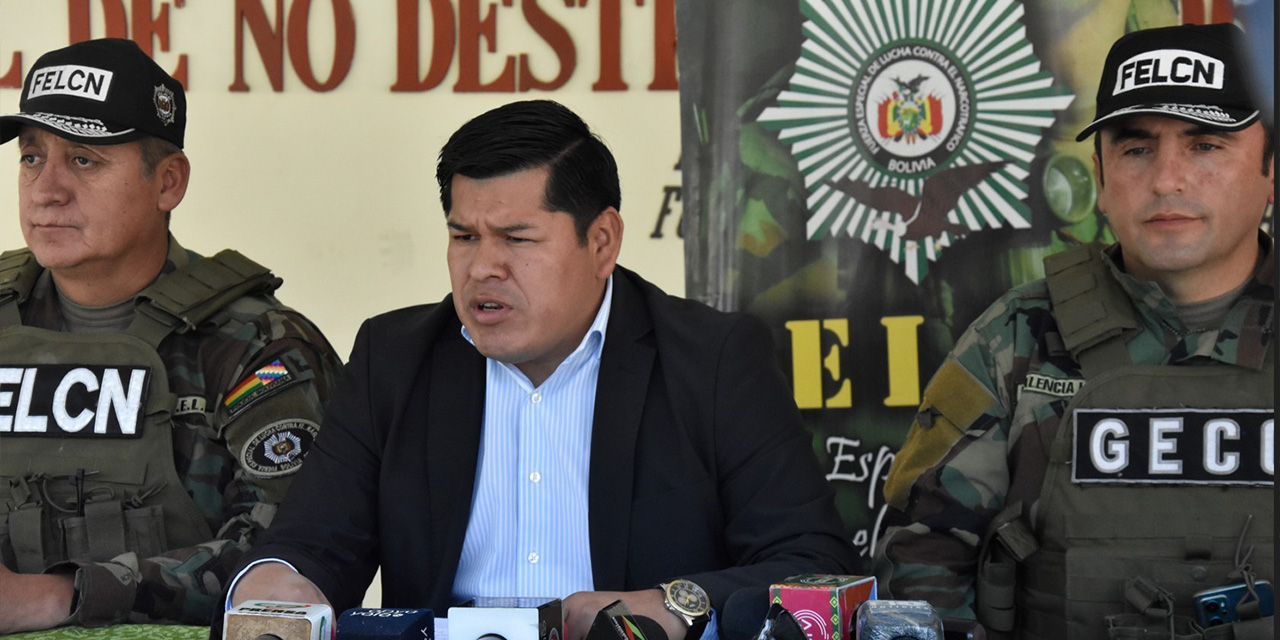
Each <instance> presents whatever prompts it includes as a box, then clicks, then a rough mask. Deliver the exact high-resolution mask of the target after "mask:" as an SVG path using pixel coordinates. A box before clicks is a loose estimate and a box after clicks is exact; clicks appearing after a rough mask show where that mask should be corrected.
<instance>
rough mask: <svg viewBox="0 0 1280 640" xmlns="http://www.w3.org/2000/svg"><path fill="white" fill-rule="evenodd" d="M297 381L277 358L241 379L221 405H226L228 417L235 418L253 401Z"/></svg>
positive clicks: (251, 404)
mask: <svg viewBox="0 0 1280 640" xmlns="http://www.w3.org/2000/svg"><path fill="white" fill-rule="evenodd" d="M297 381H298V376H296V375H294V374H293V372H291V371H289V368H288V367H287V366H285V364H284V362H283V361H282V360H280V359H278V358H277V359H276V360H274V361H272V362H271V364H269V365H267V366H265V367H262V368H261V369H258V370H257V371H254V372H253V373H251V374H249V376H248V377H246V378H245V379H244V380H241V381H240V383H239V384H237V385H236V386H235V388H234V389H232V390H231V392H230V393H228V394H227V396H226V398H224V399H223V400H222V406H224V407H226V409H227V412H228V414H229V416H228V418H229V419H231V418H235V417H236V416H238V415H240V414H241V413H244V410H245V409H248V408H249V407H251V406H253V403H254V402H255V401H257V400H259V399H261V398H263V397H266V396H268V395H271V393H272V392H274V391H277V390H279V389H282V388H284V387H287V386H289V385H291V384H293V383H294V382H297Z"/></svg>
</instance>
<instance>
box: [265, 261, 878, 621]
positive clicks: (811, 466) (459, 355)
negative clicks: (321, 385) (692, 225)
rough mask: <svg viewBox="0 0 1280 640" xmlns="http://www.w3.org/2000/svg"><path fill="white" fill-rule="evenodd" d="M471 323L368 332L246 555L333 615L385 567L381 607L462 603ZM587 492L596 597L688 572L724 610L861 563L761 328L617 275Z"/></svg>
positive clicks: (413, 322)
mask: <svg viewBox="0 0 1280 640" xmlns="http://www.w3.org/2000/svg"><path fill="white" fill-rule="evenodd" d="M460 327H461V324H460V322H459V320H458V318H457V315H456V314H455V313H454V309H453V304H452V301H451V299H449V298H446V299H445V300H444V301H443V302H441V303H439V304H436V305H426V306H418V307H410V308H407V309H400V310H398V311H392V312H390V313H387V314H384V315H381V316H377V317H375V318H372V319H370V320H368V321H366V322H365V323H364V326H363V327H361V329H360V332H359V335H358V336H357V338H356V344H355V347H354V349H353V351H352V354H351V361H350V363H349V364H348V365H347V369H346V372H345V377H344V381H343V384H342V385H341V386H340V387H339V388H338V390H337V393H336V395H335V396H334V399H333V400H332V401H331V403H330V405H329V407H328V410H327V413H326V415H325V419H324V425H323V428H322V429H321V434H320V437H319V438H318V440H317V442H316V445H315V447H314V449H313V450H312V451H311V453H310V454H309V455H308V457H307V461H306V464H304V465H303V470H302V471H301V472H300V473H299V475H298V477H297V478H296V480H295V481H294V483H293V486H292V488H291V489H290V493H289V494H288V497H287V499H286V500H285V502H284V504H283V506H282V507H281V509H280V512H279V513H278V514H277V516H276V519H275V522H274V523H273V524H272V526H271V528H270V529H269V530H268V532H267V533H266V534H265V536H264V539H263V540H262V541H261V544H259V545H258V546H256V547H255V548H254V549H253V550H252V551H251V552H250V554H248V556H247V557H246V559H245V560H244V563H248V562H250V561H252V560H253V559H256V558H269V557H276V558H281V559H284V560H287V561H289V562H290V563H292V564H293V565H294V566H295V567H297V568H298V570H299V571H301V572H302V574H303V575H305V576H307V577H308V578H310V579H311V580H312V581H313V582H315V583H316V584H317V585H318V586H319V587H320V588H321V589H322V590H323V591H324V593H325V595H326V596H328V597H329V599H330V601H331V602H333V604H334V606H335V607H337V608H338V609H339V610H344V609H346V608H349V607H353V606H359V603H360V599H361V598H362V596H363V594H364V592H365V590H366V589H367V588H368V585H369V583H370V581H371V580H372V577H373V575H374V570H375V569H376V568H377V567H378V566H381V567H382V586H383V606H385V607H430V608H432V609H434V610H436V611H438V612H442V613H443V612H445V611H447V609H448V607H449V606H450V605H451V604H454V603H453V602H452V600H453V598H452V595H451V592H452V588H453V581H454V575H455V573H456V572H457V568H458V558H459V555H460V554H461V552H462V542H463V537H464V536H465V534H466V530H467V521H468V516H469V513H470V509H471V498H472V490H473V484H474V480H475V475H476V457H477V452H478V451H479V444H480V426H481V424H482V422H481V412H482V410H483V404H484V394H485V359H484V357H483V356H481V355H480V354H479V353H478V352H477V351H476V349H475V348H474V347H473V346H471V344H469V343H468V342H467V341H466V340H465V339H464V338H463V337H462V336H461V335H460ZM589 484H590V486H589V492H590V496H589V509H590V523H589V532H590V539H591V564H592V570H593V572H594V577H595V586H596V589H597V590H633V589H645V588H651V587H654V586H656V585H657V584H658V583H659V582H662V581H666V580H669V579H671V578H674V577H681V576H682V577H688V578H689V579H691V580H693V581H694V582H696V583H698V584H699V585H702V586H703V587H704V588H705V589H706V590H707V592H708V593H709V594H710V596H711V599H712V602H713V605H714V606H716V608H717V609H719V607H720V606H722V605H723V604H724V601H725V599H726V598H727V597H728V596H729V594H730V593H732V592H733V591H735V590H736V589H738V588H740V587H744V586H753V585H754V586H759V585H768V584H769V583H770V582H772V581H778V580H780V579H782V578H786V577H787V576H790V575H794V574H798V573H804V572H825V573H848V572H851V571H852V570H853V569H854V566H855V564H856V562H857V558H856V555H855V552H854V551H853V547H852V545H851V544H850V542H849V541H848V539H847V537H846V535H845V532H844V528H843V526H842V524H841V522H840V519H839V516H838V514H837V512H836V510H835V507H834V502H833V499H832V493H831V490H830V488H829V487H828V485H827V482H826V480H825V479H824V478H823V476H822V474H821V472H820V470H819V467H818V464H817V460H816V457H815V456H814V453H813V440H812V436H811V435H810V434H809V433H808V432H806V431H805V430H804V429H803V427H802V426H801V422H800V415H799V412H798V411H797V410H796V407H795V403H794V401H793V400H792V396H791V393H790V390H789V386H788V384H787V382H786V380H785V379H784V378H783V376H782V375H781V373H780V371H779V370H778V367H777V366H776V364H775V360H774V354H773V350H772V340H771V338H770V336H769V333H768V330H767V329H766V328H765V327H764V326H763V325H762V324H761V323H760V322H759V321H757V320H755V319H753V318H750V317H749V316H746V315H743V314H726V313H720V312H717V311H713V310H711V309H710V308H708V307H706V306H705V305H702V304H700V303H696V302H691V301H688V300H684V299H680V298H676V297H672V296H668V295H666V294H664V293H663V292H662V291H661V290H659V289H658V288H657V287H654V286H653V285H651V284H649V283H648V282H646V281H644V280H643V279H641V278H640V277H639V276H637V275H635V274H634V273H632V272H630V271H627V270H625V269H623V268H621V267H619V268H617V269H616V270H615V271H614V291H613V308H612V309H611V311H610V316H609V326H608V330H607V333H606V337H605V343H604V350H603V353H602V355H601V363H600V374H599V381H598V385H597V393H596V405H595V417H594V423H593V431H592V439H591V466H590V480H589ZM242 566H243V564H242ZM493 595H510V594H493ZM563 595H568V594H563Z"/></svg>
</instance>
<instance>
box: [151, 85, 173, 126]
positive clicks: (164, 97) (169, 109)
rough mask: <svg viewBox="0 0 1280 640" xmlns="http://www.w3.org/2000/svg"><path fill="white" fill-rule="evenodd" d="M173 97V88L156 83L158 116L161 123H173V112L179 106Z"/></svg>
mask: <svg viewBox="0 0 1280 640" xmlns="http://www.w3.org/2000/svg"><path fill="white" fill-rule="evenodd" d="M173 97H174V96H173V90H172V89H170V88H169V87H166V86H164V85H162V84H158V85H156V90H155V103H156V117H157V118H159V119H160V124H165V125H169V124H173V114H174V112H175V111H176V110H177V108H178V107H177V105H175V104H174V102H173Z"/></svg>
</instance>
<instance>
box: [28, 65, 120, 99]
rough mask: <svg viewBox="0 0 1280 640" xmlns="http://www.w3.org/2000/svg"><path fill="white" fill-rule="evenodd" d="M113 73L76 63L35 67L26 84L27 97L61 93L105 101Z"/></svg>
mask: <svg viewBox="0 0 1280 640" xmlns="http://www.w3.org/2000/svg"><path fill="white" fill-rule="evenodd" d="M113 75H114V74H113V73H112V72H110V71H107V70H106V69H97V68H94V67H84V66H81V65H78V64H61V65H57V66H53V67H44V68H43V69H36V70H35V72H33V73H32V74H31V82H30V83H28V84H27V99H31V98H39V97H40V96H53V95H62V96H75V97H77V98H87V99H89V100H97V101H98V102H106V101H107V92H109V91H110V90H111V77H112V76H113Z"/></svg>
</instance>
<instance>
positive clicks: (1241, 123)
mask: <svg viewBox="0 0 1280 640" xmlns="http://www.w3.org/2000/svg"><path fill="white" fill-rule="evenodd" d="M1261 113H1262V112H1261V111H1258V110H1257V109H1254V110H1252V111H1248V110H1243V109H1223V108H1222V107H1215V106H1206V105H1199V104H1140V105H1135V106H1132V107H1125V108H1123V109H1117V110H1115V111H1112V112H1111V113H1108V114H1107V115H1105V116H1102V117H1101V118H1098V119H1097V120H1094V121H1093V122H1090V123H1089V126H1087V127H1085V128H1084V130H1083V131H1081V132H1080V135H1078V136H1076V142H1080V141H1082V140H1084V139H1085V138H1088V137H1089V136H1090V135H1091V134H1093V132H1095V131H1097V130H1098V129H1100V128H1102V127H1104V126H1106V124H1107V123H1108V122H1110V121H1112V120H1115V119H1117V118H1125V117H1128V116H1135V115H1154V116H1164V117H1166V118H1176V119H1178V120H1185V121H1187V122H1195V123H1197V124H1203V125H1207V126H1210V127H1213V128H1215V129H1222V130H1223V131H1239V130H1240V129H1243V128H1245V127H1248V126H1249V125H1251V124H1253V123H1254V122H1255V121H1257V120H1258V118H1259V116H1260V115H1261Z"/></svg>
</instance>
